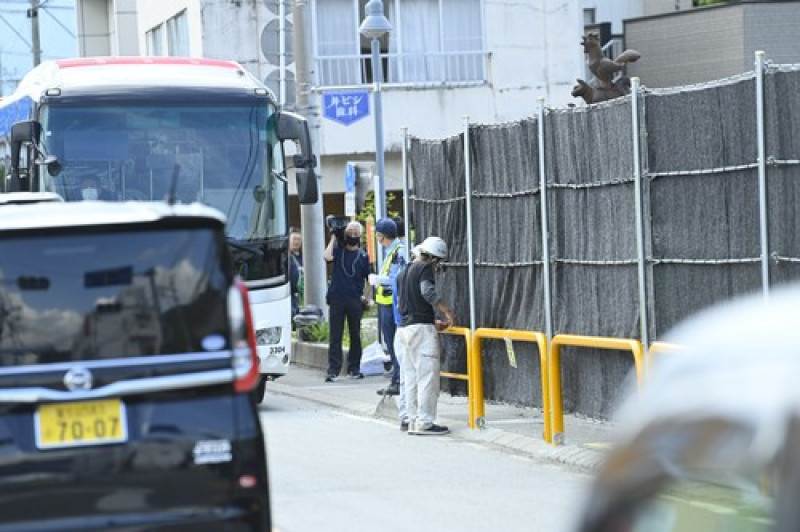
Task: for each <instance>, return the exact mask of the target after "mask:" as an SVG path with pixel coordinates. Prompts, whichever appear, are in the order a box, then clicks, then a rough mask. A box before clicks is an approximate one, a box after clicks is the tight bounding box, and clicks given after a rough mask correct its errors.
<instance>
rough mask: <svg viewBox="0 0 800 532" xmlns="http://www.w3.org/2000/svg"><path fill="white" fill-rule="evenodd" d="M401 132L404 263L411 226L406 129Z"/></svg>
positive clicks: (409, 241)
mask: <svg viewBox="0 0 800 532" xmlns="http://www.w3.org/2000/svg"><path fill="white" fill-rule="evenodd" d="M400 129H401V130H402V131H403V152H402V155H403V220H404V221H405V224H404V225H405V230H406V233H405V235H404V236H405V237H406V245H405V246H404V247H403V254H404V255H405V258H406V263H408V261H409V253H410V252H409V249H408V247H409V246H410V245H411V240H410V239H409V238H408V232H409V227H410V226H411V224H410V220H409V217H408V128H407V127H402V128H400Z"/></svg>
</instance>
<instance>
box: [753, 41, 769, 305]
mask: <svg viewBox="0 0 800 532" xmlns="http://www.w3.org/2000/svg"><path fill="white" fill-rule="evenodd" d="M756 135H757V138H758V218H759V223H760V224H761V232H760V236H761V290H762V292H763V294H764V300H765V301H766V300H767V299H769V217H768V215H767V148H766V142H765V135H764V52H763V51H757V52H756Z"/></svg>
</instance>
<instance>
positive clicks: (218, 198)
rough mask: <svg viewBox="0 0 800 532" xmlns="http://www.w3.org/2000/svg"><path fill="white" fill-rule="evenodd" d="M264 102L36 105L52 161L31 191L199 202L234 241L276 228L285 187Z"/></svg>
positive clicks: (282, 224)
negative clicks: (220, 218)
mask: <svg viewBox="0 0 800 532" xmlns="http://www.w3.org/2000/svg"><path fill="white" fill-rule="evenodd" d="M273 117H274V109H273V108H272V107H271V106H269V105H268V104H265V103H264V104H258V105H255V104H240V105H215V104H213V103H209V102H203V103H201V104H197V103H194V102H192V104H191V105H189V104H183V105H182V104H171V103H170V104H168V105H167V104H165V105H157V106H156V105H146V104H137V103H135V102H134V103H129V102H126V103H123V104H113V105H111V104H105V105H104V104H98V103H93V104H92V105H85V106H84V105H69V106H64V105H46V104H45V105H43V106H42V108H41V111H40V114H39V120H40V122H41V124H42V147H43V149H44V152H45V153H46V154H48V155H54V156H55V157H57V158H58V162H59V163H60V168H59V171H55V172H53V171H51V172H52V173H55V174H56V175H51V173H49V172H48V171H47V170H44V171H43V172H42V175H41V176H40V178H39V179H40V180H41V183H40V184H39V189H40V190H45V191H51V192H56V193H58V194H60V195H61V196H62V197H63V198H64V199H65V200H66V201H78V200H82V199H103V200H111V201H131V200H133V201H136V200H162V199H165V198H166V197H167V195H168V194H169V192H170V191H171V190H172V191H174V196H173V197H174V198H175V200H176V201H179V202H185V203H189V202H193V201H199V202H201V203H205V204H207V205H210V206H212V207H215V208H217V209H219V210H220V211H222V212H223V213H225V215H226V216H227V219H228V223H227V233H228V237H229V239H230V240H234V241H263V240H268V239H272V238H275V237H283V236H285V235H286V230H287V227H286V224H287V213H286V195H287V186H286V180H285V173H284V171H283V170H284V169H283V156H282V152H281V145H280V142H278V139H277V137H276V135H275V126H274V118H273Z"/></svg>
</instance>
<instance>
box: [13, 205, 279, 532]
mask: <svg viewBox="0 0 800 532" xmlns="http://www.w3.org/2000/svg"><path fill="white" fill-rule="evenodd" d="M257 380H258V359H257V357H256V351H255V341H254V337H253V329H252V324H251V319H250V306H249V305H248V301H247V290H246V288H245V287H244V284H243V283H241V282H239V281H238V280H237V278H235V277H234V274H233V271H232V266H231V260H230V257H229V251H228V247H227V244H226V240H225V231H224V217H223V216H222V214H221V213H219V212H218V211H216V210H213V209H210V208H208V207H204V206H201V205H196V204H193V205H168V204H166V203H149V202H148V203H143V202H136V203H105V202H81V203H58V202H48V203H34V204H29V205H6V206H3V207H2V208H0V531H5V530H9V531H11V530H14V531H25V530H30V531H34V530H35V531H37V532H46V531H55V530H58V531H67V530H70V531H73V530H74V531H78V530H79V531H82V532H86V531H91V530H103V531H115V530H119V531H123V530H124V531H126V532H132V531H144V530H147V531H158V530H168V531H170V532H176V531H198V530H214V531H237V532H238V531H267V530H270V527H271V523H270V506H269V490H268V483H267V465H266V454H265V448H264V440H263V436H262V430H261V424H260V421H259V416H258V411H257V406H256V404H255V402H254V401H253V399H252V396H251V391H252V388H253V386H254V385H255V383H256V382H257Z"/></svg>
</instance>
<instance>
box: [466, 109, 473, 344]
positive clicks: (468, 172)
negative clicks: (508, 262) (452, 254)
mask: <svg viewBox="0 0 800 532" xmlns="http://www.w3.org/2000/svg"><path fill="white" fill-rule="evenodd" d="M464 183H465V188H466V195H467V258H468V261H467V272H468V276H469V329H470V331H472V332H475V263H474V261H473V255H472V247H473V244H472V166H471V165H470V153H469V117H468V116H465V117H464Z"/></svg>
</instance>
